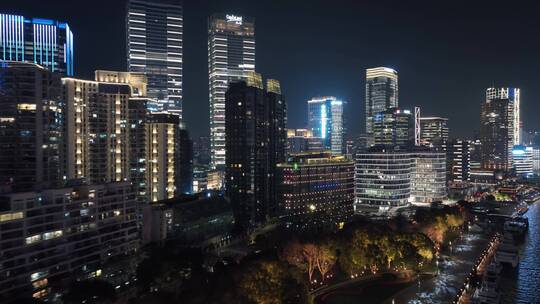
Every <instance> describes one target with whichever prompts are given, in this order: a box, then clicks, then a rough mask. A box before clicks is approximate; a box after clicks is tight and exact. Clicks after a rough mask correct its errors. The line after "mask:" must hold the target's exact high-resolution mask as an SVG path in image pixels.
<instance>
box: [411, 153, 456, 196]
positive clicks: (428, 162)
mask: <svg viewBox="0 0 540 304" xmlns="http://www.w3.org/2000/svg"><path fill="white" fill-rule="evenodd" d="M411 158H412V168H411V171H412V175H411V198H410V201H411V202H413V203H424V204H425V203H433V202H442V201H443V199H444V198H446V196H447V193H446V154H445V152H444V151H441V150H436V149H424V148H421V147H418V148H415V149H413V150H412V151H411Z"/></svg>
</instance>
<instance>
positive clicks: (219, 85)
mask: <svg viewBox="0 0 540 304" xmlns="http://www.w3.org/2000/svg"><path fill="white" fill-rule="evenodd" d="M254 71H255V21H254V20H253V19H252V18H248V17H245V16H236V15H229V14H226V15H223V14H216V15H213V16H212V17H210V20H209V26H208V86H209V98H210V147H211V164H212V166H213V167H214V168H223V167H224V166H225V154H226V153H225V132H226V131H225V120H226V117H225V93H226V91H227V89H228V87H229V83H231V82H235V81H239V80H245V79H246V77H247V75H248V73H249V72H254Z"/></svg>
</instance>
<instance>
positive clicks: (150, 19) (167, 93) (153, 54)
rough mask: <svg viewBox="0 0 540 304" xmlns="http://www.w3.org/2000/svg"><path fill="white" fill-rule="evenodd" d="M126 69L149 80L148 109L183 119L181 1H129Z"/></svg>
mask: <svg viewBox="0 0 540 304" xmlns="http://www.w3.org/2000/svg"><path fill="white" fill-rule="evenodd" d="M126 11H127V16H126V29H127V37H126V38H127V41H126V42H127V66H128V71H130V72H141V73H144V74H146V77H147V79H148V97H149V98H151V99H152V101H151V102H149V103H148V105H147V106H148V109H149V110H151V111H152V112H161V111H165V112H167V113H174V114H177V115H179V116H180V118H181V117H182V100H183V99H182V98H183V91H182V85H183V78H182V77H183V76H182V75H183V73H182V68H183V32H184V29H183V23H184V22H183V17H182V6H181V3H180V0H129V1H128V4H127V10H126Z"/></svg>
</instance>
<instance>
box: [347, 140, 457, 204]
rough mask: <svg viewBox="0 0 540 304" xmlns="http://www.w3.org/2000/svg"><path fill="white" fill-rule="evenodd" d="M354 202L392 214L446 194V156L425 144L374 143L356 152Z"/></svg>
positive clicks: (438, 198)
mask: <svg viewBox="0 0 540 304" xmlns="http://www.w3.org/2000/svg"><path fill="white" fill-rule="evenodd" d="M355 183H356V185H355V189H356V190H355V196H356V198H355V203H356V205H357V209H358V210H360V209H361V208H362V206H366V205H368V206H373V207H377V208H378V210H379V212H390V213H392V212H393V211H394V210H396V208H399V207H404V206H407V205H408V204H409V203H410V202H411V203H432V202H437V201H442V200H443V198H444V197H446V155H445V152H444V151H437V150H433V149H429V148H427V147H415V146H410V147H408V148H406V149H402V148H401V147H399V146H396V147H385V146H374V147H371V148H369V149H367V150H365V151H361V152H358V153H357V154H356V173H355Z"/></svg>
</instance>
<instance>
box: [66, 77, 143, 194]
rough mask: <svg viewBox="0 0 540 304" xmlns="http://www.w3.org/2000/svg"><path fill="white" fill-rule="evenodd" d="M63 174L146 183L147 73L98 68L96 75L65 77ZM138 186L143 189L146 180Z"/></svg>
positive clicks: (71, 177) (88, 178) (105, 180)
mask: <svg viewBox="0 0 540 304" xmlns="http://www.w3.org/2000/svg"><path fill="white" fill-rule="evenodd" d="M62 83H63V100H64V103H65V117H66V119H65V121H66V122H65V136H66V140H65V147H66V149H65V150H66V156H65V164H66V171H65V175H66V177H67V178H68V179H78V178H85V179H86V180H87V181H88V182H90V183H94V184H98V183H108V182H116V181H126V180H130V181H133V182H134V183H136V184H137V185H139V184H141V183H144V180H143V175H142V173H141V171H144V154H143V150H144V137H141V136H139V135H141V134H144V133H143V130H142V129H143V128H144V119H145V114H146V109H145V106H146V103H147V100H146V98H145V96H144V94H145V92H144V87H145V85H144V83H145V77H144V75H143V74H140V73H128V72H114V71H96V77H95V80H83V79H75V78H62ZM137 188H138V189H137V191H138V192H140V194H141V195H142V194H144V191H143V190H142V189H144V187H143V186H140V187H139V186H138V187H137Z"/></svg>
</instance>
